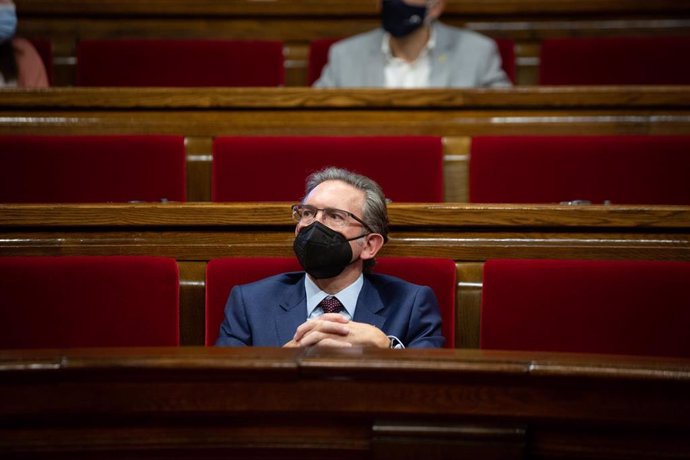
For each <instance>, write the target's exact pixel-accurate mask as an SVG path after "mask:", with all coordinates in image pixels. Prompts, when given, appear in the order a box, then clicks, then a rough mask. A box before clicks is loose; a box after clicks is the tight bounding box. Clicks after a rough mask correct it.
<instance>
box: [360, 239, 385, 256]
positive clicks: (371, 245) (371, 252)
mask: <svg viewBox="0 0 690 460" xmlns="http://www.w3.org/2000/svg"><path fill="white" fill-rule="evenodd" d="M383 243H384V241H383V236H382V235H380V234H378V233H370V234H369V235H367V236H366V239H365V241H364V247H363V248H362V253H361V254H360V257H361V258H362V260H368V259H373V258H374V257H376V254H378V252H379V250H381V248H382V247H383Z"/></svg>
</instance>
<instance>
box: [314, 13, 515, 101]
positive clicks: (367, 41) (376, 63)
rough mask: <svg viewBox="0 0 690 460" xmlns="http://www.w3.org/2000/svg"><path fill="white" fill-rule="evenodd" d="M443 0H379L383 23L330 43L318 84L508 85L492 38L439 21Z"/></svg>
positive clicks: (449, 86)
mask: <svg viewBox="0 0 690 460" xmlns="http://www.w3.org/2000/svg"><path fill="white" fill-rule="evenodd" d="M444 6H445V0H381V2H380V7H381V22H382V27H381V28H378V29H375V30H372V31H370V32H366V33H363V34H359V35H355V36H354V37H350V38H347V39H345V40H341V41H339V42H337V43H335V44H334V45H333V46H331V48H330V50H329V54H328V63H327V64H326V66H325V67H324V69H323V72H322V73H321V77H320V78H319V79H318V80H317V81H316V82H314V87H318V88H353V87H360V88H362V87H369V88H372V87H374V88H453V87H455V88H463V87H464V88H471V87H496V86H510V85H511V83H510V80H509V78H508V76H507V75H506V74H505V72H504V71H503V70H502V68H501V56H500V54H499V52H498V48H497V47H496V44H495V42H494V41H493V40H491V39H490V38H488V37H485V36H483V35H480V34H478V33H476V32H473V31H470V30H466V29H458V28H457V27H450V26H447V25H445V24H442V23H440V22H438V21H436V19H437V18H438V17H439V16H440V15H441V12H442V11H443V8H444Z"/></svg>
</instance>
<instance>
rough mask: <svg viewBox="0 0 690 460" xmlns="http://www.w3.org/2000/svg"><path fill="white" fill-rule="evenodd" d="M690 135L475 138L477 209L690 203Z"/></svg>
mask: <svg viewBox="0 0 690 460" xmlns="http://www.w3.org/2000/svg"><path fill="white" fill-rule="evenodd" d="M688 151H690V136H486V137H482V136H479V137H475V138H473V139H472V147H471V155H470V166H469V171H470V172H469V198H470V202H473V203H559V202H562V201H572V200H589V201H591V202H592V203H594V204H601V203H603V202H604V201H605V200H609V201H611V203H612V204H677V205H688V204H690V187H689V186H688V171H690V155H688Z"/></svg>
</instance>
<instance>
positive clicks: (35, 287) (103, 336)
mask: <svg viewBox="0 0 690 460" xmlns="http://www.w3.org/2000/svg"><path fill="white" fill-rule="evenodd" d="M178 290H179V288H178V269H177V263H176V261H175V260H174V259H169V258H163V257H148V256H98V257H82V256H61V257H0V292H1V293H2V302H0V348H65V347H119V346H176V345H179V301H178V299H179V294H178Z"/></svg>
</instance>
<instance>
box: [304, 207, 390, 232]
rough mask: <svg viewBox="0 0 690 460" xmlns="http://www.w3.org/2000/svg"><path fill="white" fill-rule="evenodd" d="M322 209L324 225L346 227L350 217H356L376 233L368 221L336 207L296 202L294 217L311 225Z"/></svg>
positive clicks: (365, 226) (355, 218)
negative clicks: (322, 206)
mask: <svg viewBox="0 0 690 460" xmlns="http://www.w3.org/2000/svg"><path fill="white" fill-rule="evenodd" d="M319 211H321V213H322V214H321V216H322V217H321V218H322V219H323V223H324V225H326V226H328V227H333V228H342V227H346V226H347V225H348V224H349V223H350V219H354V220H356V221H357V222H359V223H360V224H362V225H363V226H364V228H366V229H367V230H369V231H370V232H371V233H376V232H375V231H374V230H373V229H372V228H371V227H370V226H369V225H367V223H366V222H364V221H363V220H362V219H360V218H359V217H357V216H355V215H354V214H352V213H351V212H349V211H343V210H342V209H335V208H317V207H315V206H310V205H308V204H294V205H292V218H293V219H295V221H297V222H300V223H302V224H304V225H309V224H311V223H312V222H314V221H315V220H316V215H317V214H318V213H319Z"/></svg>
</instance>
